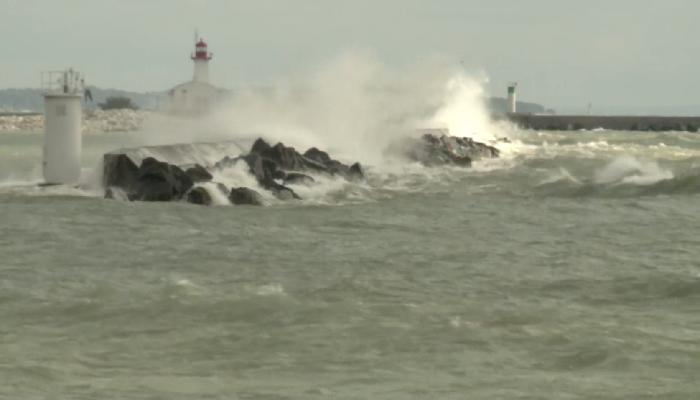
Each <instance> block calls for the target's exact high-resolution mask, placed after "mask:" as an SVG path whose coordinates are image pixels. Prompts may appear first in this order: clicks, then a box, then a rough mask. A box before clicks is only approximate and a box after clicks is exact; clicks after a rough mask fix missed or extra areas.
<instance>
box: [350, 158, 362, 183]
mask: <svg viewBox="0 0 700 400" xmlns="http://www.w3.org/2000/svg"><path fill="white" fill-rule="evenodd" d="M348 174H349V175H350V176H351V177H353V178H356V179H365V173H364V172H363V171H362V165H360V163H359V162H356V163H355V164H353V165H351V166H350V168H349V169H348Z"/></svg>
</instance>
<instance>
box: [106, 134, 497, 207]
mask: <svg viewBox="0 0 700 400" xmlns="http://www.w3.org/2000/svg"><path fill="white" fill-rule="evenodd" d="M398 149H399V150H400V152H401V154H402V155H403V156H404V157H406V158H407V159H408V160H410V161H417V162H420V163H422V164H423V165H426V166H431V167H434V166H441V165H442V166H444V165H455V166H460V167H470V166H471V164H472V162H473V161H475V160H478V159H482V158H494V157H498V156H499V150H498V149H496V148H495V147H493V146H489V145H487V144H484V143H479V142H475V141H473V140H472V139H471V138H468V137H453V136H449V135H442V136H438V135H434V134H425V135H423V136H422V137H421V138H419V139H406V140H405V141H403V142H402V143H401V144H400V146H399V147H398ZM240 165H242V166H244V168H245V169H246V170H247V172H248V173H249V174H250V175H252V176H253V177H254V178H255V182H256V184H257V186H256V187H254V188H252V187H232V188H228V187H226V186H225V185H224V184H222V183H219V182H214V175H216V174H217V172H221V171H223V170H225V169H227V168H235V167H237V166H240ZM103 170H104V175H103V185H104V187H105V189H106V190H105V198H110V199H122V200H128V201H156V202H157V201H160V202H169V201H186V202H189V203H193V204H201V205H212V204H214V201H213V198H214V197H218V198H226V199H228V200H227V201H228V202H229V203H231V204H234V205H264V203H265V202H264V196H262V195H261V192H260V191H266V192H268V193H269V194H271V195H272V196H274V197H275V198H277V199H279V200H282V201H295V200H301V198H300V197H299V195H297V193H296V192H295V191H294V187H295V186H296V185H315V184H318V183H317V182H316V180H315V179H314V178H313V176H317V177H318V176H331V177H340V178H342V179H346V180H348V181H363V180H364V179H365V173H364V171H363V168H362V166H361V165H360V163H354V164H352V165H346V164H343V163H342V162H340V161H338V160H335V159H333V158H331V157H330V155H329V154H328V153H326V152H324V151H322V150H320V149H318V148H316V147H312V148H310V149H308V150H307V151H306V152H304V153H303V154H301V153H299V152H298V151H296V150H295V149H294V148H293V147H288V146H285V145H284V144H283V143H277V144H275V145H274V146H272V145H270V144H269V143H267V142H266V141H265V140H263V139H262V138H258V139H257V140H256V141H255V143H254V144H253V145H252V147H251V149H250V151H249V152H248V153H247V154H244V155H239V156H236V157H228V156H227V157H224V158H223V159H221V160H220V161H218V162H216V163H215V164H214V165H212V166H208V167H203V166H201V165H198V164H194V165H189V166H178V165H173V164H169V163H167V162H163V161H158V160H156V159H155V158H153V157H147V158H145V159H143V161H141V162H140V164H138V165H137V162H135V161H134V159H132V158H131V157H130V156H129V155H128V154H125V153H108V154H105V156H104V169H103Z"/></svg>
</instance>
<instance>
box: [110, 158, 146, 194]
mask: <svg viewBox="0 0 700 400" xmlns="http://www.w3.org/2000/svg"><path fill="white" fill-rule="evenodd" d="M102 165H103V167H102V168H103V171H102V186H103V187H105V188H107V189H109V188H111V187H116V188H119V189H121V190H123V191H124V192H126V193H130V192H131V191H132V189H133V188H134V187H135V186H136V183H137V182H138V176H139V167H138V166H137V165H136V163H134V160H132V159H131V158H130V157H129V156H127V155H126V154H105V155H104V156H103V158H102Z"/></svg>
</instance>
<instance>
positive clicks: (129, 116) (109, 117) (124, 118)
mask: <svg viewBox="0 0 700 400" xmlns="http://www.w3.org/2000/svg"><path fill="white" fill-rule="evenodd" d="M151 114H152V111H146V110H107V111H103V110H100V109H96V110H84V111H83V121H82V122H83V124H82V125H83V132H85V133H100V132H132V131H138V130H140V129H141V127H142V126H143V125H144V124H145V122H146V121H147V120H148V118H149V117H150V116H151ZM43 130H44V116H43V115H24V116H22V115H9V116H7V115H5V116H3V115H0V132H43Z"/></svg>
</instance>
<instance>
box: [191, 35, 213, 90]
mask: <svg viewBox="0 0 700 400" xmlns="http://www.w3.org/2000/svg"><path fill="white" fill-rule="evenodd" d="M211 57H212V53H210V52H208V51H207V43H206V42H205V41H204V40H202V39H199V41H198V42H197V43H196V44H195V52H194V54H192V57H191V58H192V60H193V61H194V77H193V79H192V80H194V81H195V82H202V83H209V60H211Z"/></svg>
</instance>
